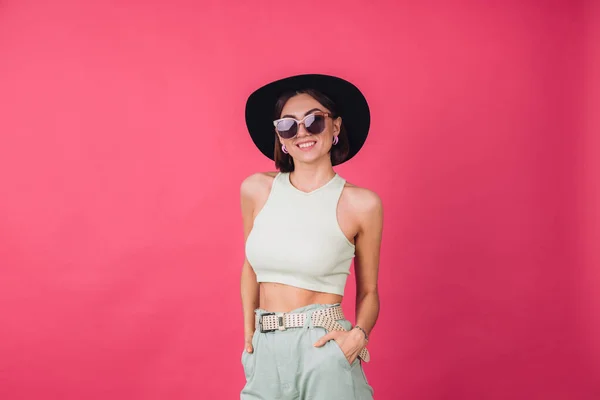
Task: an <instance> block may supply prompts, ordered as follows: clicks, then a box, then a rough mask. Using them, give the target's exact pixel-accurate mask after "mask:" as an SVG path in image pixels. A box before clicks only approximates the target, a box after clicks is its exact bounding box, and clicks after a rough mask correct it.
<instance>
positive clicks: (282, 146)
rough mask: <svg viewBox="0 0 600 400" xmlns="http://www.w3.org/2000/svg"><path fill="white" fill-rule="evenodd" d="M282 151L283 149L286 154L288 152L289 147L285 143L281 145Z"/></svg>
mask: <svg viewBox="0 0 600 400" xmlns="http://www.w3.org/2000/svg"><path fill="white" fill-rule="evenodd" d="M281 151H283V152H284V153H285V154H288V149H287V148H286V147H285V144H282V145H281Z"/></svg>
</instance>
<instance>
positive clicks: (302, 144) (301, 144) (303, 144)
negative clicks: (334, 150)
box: [298, 142, 317, 149]
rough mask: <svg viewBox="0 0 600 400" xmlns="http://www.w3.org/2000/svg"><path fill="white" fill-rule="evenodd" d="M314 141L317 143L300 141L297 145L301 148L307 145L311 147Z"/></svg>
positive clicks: (305, 147)
mask: <svg viewBox="0 0 600 400" xmlns="http://www.w3.org/2000/svg"><path fill="white" fill-rule="evenodd" d="M315 143H317V142H304V143H300V144H299V145H298V147H300V148H301V149H307V148H309V147H313V146H314V145H315Z"/></svg>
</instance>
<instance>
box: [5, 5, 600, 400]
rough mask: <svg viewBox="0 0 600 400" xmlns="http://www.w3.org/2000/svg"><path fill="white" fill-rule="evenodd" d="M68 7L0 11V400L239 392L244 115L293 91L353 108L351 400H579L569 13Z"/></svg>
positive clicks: (591, 240) (250, 162) (590, 173)
mask: <svg viewBox="0 0 600 400" xmlns="http://www.w3.org/2000/svg"><path fill="white" fill-rule="evenodd" d="M71 3H72V4H66V3H65V2H63V3H61V4H60V5H58V4H50V3H48V2H41V1H37V2H36V1H14V0H13V1H10V0H8V1H3V2H2V3H1V5H0V310H2V311H1V312H0V399H2V400H13V399H15V400H16V399H27V400H29V399H31V400H34V399H35V400H41V399H61V400H71V399H77V400H79V399H87V400H93V399H106V398H110V399H115V400H119V399H128V400H131V399H144V400H146V399H171V400H183V399H233V398H237V397H238V393H239V390H240V389H241V386H242V384H243V381H242V380H243V372H242V369H241V365H240V355H241V351H242V345H243V337H242V319H241V318H242V316H241V307H240V300H239V291H238V288H239V271H240V267H241V265H242V261H243V252H242V251H243V244H242V227H241V217H240V212H239V197H238V196H239V184H240V182H241V180H242V179H243V178H244V177H245V176H247V175H249V174H250V173H252V172H255V171H257V170H268V169H272V168H273V166H272V165H271V163H270V162H267V160H266V159H264V158H263V157H262V156H261V155H260V154H259V153H258V151H257V150H255V149H254V148H253V145H252V142H251V140H250V138H249V136H248V135H247V133H246V131H245V126H244V121H243V110H244V101H245V98H246V96H247V95H248V94H249V93H250V92H251V91H252V90H253V89H254V88H256V87H257V86H258V85H260V84H263V83H266V82H267V81H269V80H272V79H277V78H280V77H282V76H284V75H287V74H294V73H304V72H322V73H332V74H338V75H341V76H344V77H346V78H348V79H350V80H352V81H353V82H355V83H356V84H357V85H358V86H359V87H360V88H362V89H363V90H364V92H365V94H366V96H367V98H368V99H369V101H370V104H371V106H372V117H373V124H372V134H371V136H370V137H369V139H368V141H367V144H366V147H365V148H364V150H363V151H362V152H361V153H360V154H359V156H357V157H356V158H355V159H354V160H353V161H352V162H351V163H349V164H348V165H344V166H342V167H340V168H339V169H338V172H340V174H342V175H343V176H345V177H346V178H347V179H348V180H350V181H351V182H353V183H355V184H358V185H366V186H368V187H370V188H372V189H373V190H375V191H377V192H378V193H379V194H380V195H381V197H382V198H383V201H384V205H385V209H386V211H385V214H386V217H385V218H386V220H385V235H384V243H383V246H382V257H381V284H380V290H381V299H382V310H381V317H380V320H379V322H378V325H377V327H376V330H375V332H374V334H373V340H372V344H371V345H370V349H371V352H372V356H373V361H372V362H371V363H370V364H367V365H365V370H366V372H367V376H368V378H369V381H370V382H371V383H372V385H373V386H374V387H375V391H376V392H375V393H376V398H377V399H379V400H383V399H410V400H413V399H419V400H420V399H423V400H433V399H444V400H447V399H451V400H453V399H461V400H467V399H468V400H470V399H473V400H480V399H503V400H505V399H511V400H520V399H527V400H530V399H544V400H553V399H569V400H571V399H585V400H587V399H593V398H598V395H597V394H598V392H596V395H592V393H593V392H592V387H591V385H592V383H593V381H592V378H594V377H596V378H597V375H595V374H594V371H593V370H592V369H591V368H590V366H592V365H593V364H592V363H593V362H595V361H597V360H598V358H600V351H598V352H596V353H593V352H590V351H589V349H590V348H591V346H590V345H591V344H593V343H594V330H593V329H597V328H598V326H599V325H597V323H598V320H597V319H596V320H594V319H593V318H592V317H591V316H590V314H589V313H587V312H585V308H584V307H582V304H584V303H582V302H583V301H586V300H589V299H592V303H589V302H587V301H586V303H585V304H596V305H597V306H598V305H600V298H599V297H598V295H597V292H595V291H594V286H593V282H594V281H593V280H592V281H590V280H589V277H596V278H597V272H595V271H594V269H593V267H594V265H595V266H597V265H598V260H599V259H600V257H598V250H597V248H596V246H595V245H596V243H597V241H598V238H599V233H600V231H599V225H598V218H596V220H590V222H589V223H586V222H584V220H585V213H582V210H583V209H582V208H581V207H578V206H580V205H581V204H585V206H586V207H588V208H587V209H590V210H592V209H594V210H595V212H596V214H595V216H596V217H597V216H598V213H597V212H598V206H597V204H598V203H597V201H598V199H600V196H599V194H598V191H597V189H598V186H597V180H598V174H599V172H598V171H599V169H598V162H597V160H595V159H594V157H597V155H598V151H597V150H595V149H598V148H600V145H599V143H598V135H597V133H598V131H599V130H600V124H599V123H598V118H597V115H594V114H595V111H594V109H597V105H598V104H599V101H600V99H599V95H600V91H598V90H595V91H589V92H585V93H586V95H585V96H583V94H584V91H583V90H582V88H583V86H582V83H584V81H583V79H582V74H581V73H582V71H583V70H588V69H587V68H589V67H594V66H595V67H596V68H598V66H599V65H600V64H599V62H598V51H597V50H596V49H594V46H595V43H594V41H593V40H591V39H590V38H591V35H592V34H593V33H596V34H597V33H598V32H597V28H593V29H595V31H593V30H591V28H590V30H589V31H586V30H585V29H586V27H585V25H584V14H586V13H585V12H584V11H585V10H584V8H583V3H577V2H569V1H564V2H559V1H555V2H549V4H548V5H544V3H543V2H534V1H532V2H521V1H507V2H493V5H489V4H490V3H488V2H485V4H484V3H483V2H482V3H480V4H479V5H476V4H475V2H471V4H468V3H466V2H455V4H454V5H450V4H449V2H441V1H440V2H437V3H436V4H435V5H432V4H431V3H429V4H428V5H425V4H423V3H422V4H423V5H417V4H415V2H388V4H386V5H379V6H378V7H376V8H374V7H372V6H371V3H368V2H366V1H346V2H341V1H338V2H311V1H307V2H302V3H301V4H300V3H298V4H297V5H293V6H292V5H290V4H289V3H286V2H276V1H268V2H267V1H265V2H241V1H240V2H229V3H227V4H224V2H210V3H209V2H191V1H187V2H184V1H176V2H166V1H164V2H158V1H155V2H133V1H130V2H113V5H109V4H105V5H99V4H100V2H94V3H96V4H93V2H89V4H82V2H71ZM526 3H527V4H526ZM596 11H597V9H596ZM596 15H597V14H596ZM587 21H588V23H589V21H590V18H588V19H587ZM584 33H587V35H588V40H587V41H586V40H584V38H583V36H582V34H584ZM596 82H597V81H596ZM582 104H586V107H587V108H586V110H588V112H587V113H586V118H585V121H586V127H587V131H586V132H587V135H586V136H581V135H579V134H578V133H577V131H574V129H577V128H581V124H580V121H581V118H580V117H581V109H582V107H581V106H582ZM584 143H585V145H584ZM593 144H595V145H596V147H595V149H594V150H592V148H591V146H592V145H593ZM582 146H583V147H582ZM582 152H585V155H586V157H587V158H586V160H588V161H589V162H590V164H589V166H586V167H585V175H582V174H581V172H582V169H581V168H582V164H581V162H579V161H581V153H582ZM234 163H237V166H234ZM377 163H380V164H381V165H377ZM583 176H585V177H584V178H582V177H583ZM575 177H577V179H576V178H575ZM573 193H579V194H580V196H579V197H576V196H573ZM588 195H591V196H595V197H590V196H588ZM591 221H594V222H591ZM579 239H583V240H579ZM582 244H583V247H581V246H582ZM582 250H584V252H583V253H582V252H581V251H582ZM580 254H584V255H585V258H581V257H579V255H580ZM574 260H575V261H574ZM594 260H596V261H594ZM579 261H582V262H583V263H584V264H581V265H586V266H587V268H586V269H579V268H576V267H577V266H578V265H579V264H575V262H579ZM585 263H587V264H585ZM594 263H596V264H594ZM580 271H583V272H584V273H583V274H581V273H579V272H580ZM594 274H596V275H594ZM350 282H351V285H350V287H349V288H348V297H347V298H346V299H345V301H344V306H345V308H346V310H347V312H348V314H350V315H352V311H353V310H352V306H353V294H354V289H353V285H352V280H350ZM590 282H592V284H590ZM595 282H598V280H596V281H595ZM582 289H583V292H581V290H582ZM581 293H584V294H585V295H586V296H587V297H585V299H584V296H581ZM594 302H595V303H594ZM582 311H584V312H582ZM208 324H216V325H221V326H225V328H224V329H217V330H215V329H211V328H210V327H209V326H208ZM595 332H600V329H598V330H597V331H595ZM584 339H585V340H584ZM598 349H600V347H599V348H598Z"/></svg>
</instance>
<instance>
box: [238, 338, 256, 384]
mask: <svg viewBox="0 0 600 400" xmlns="http://www.w3.org/2000/svg"><path fill="white" fill-rule="evenodd" d="M257 342H258V334H257V332H256V331H255V332H254V335H253V336H252V353H248V351H247V350H246V348H244V351H242V360H241V361H242V367H243V368H244V374H245V375H246V380H249V379H250V378H252V375H254V369H255V366H256V352H257V350H258V349H257V347H258V346H257V344H258V343H257Z"/></svg>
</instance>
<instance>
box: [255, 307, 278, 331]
mask: <svg viewBox="0 0 600 400" xmlns="http://www.w3.org/2000/svg"><path fill="white" fill-rule="evenodd" d="M267 315H275V313H274V312H268V313H264V314H261V316H260V318H259V319H258V329H259V330H260V333H267V332H274V331H276V330H277V329H267V330H264V329H263V325H262V319H263V317H264V316H267Z"/></svg>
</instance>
